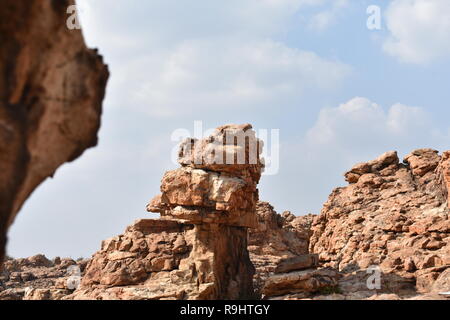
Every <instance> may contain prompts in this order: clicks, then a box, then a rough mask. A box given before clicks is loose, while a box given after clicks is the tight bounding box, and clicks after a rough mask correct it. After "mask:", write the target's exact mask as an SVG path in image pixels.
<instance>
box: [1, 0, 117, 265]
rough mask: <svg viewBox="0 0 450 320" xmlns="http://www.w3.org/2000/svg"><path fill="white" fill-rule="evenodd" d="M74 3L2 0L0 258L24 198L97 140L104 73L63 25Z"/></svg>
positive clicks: (78, 35)
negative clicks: (68, 10)
mask: <svg viewBox="0 0 450 320" xmlns="http://www.w3.org/2000/svg"><path fill="white" fill-rule="evenodd" d="M72 4H74V1H73V0H61V1H40V0H26V1H25V0H2V1H1V2H0V21H2V23H1V24H0V38H1V39H2V45H1V47H0V168H1V173H0V262H1V261H2V260H3V256H4V247H5V242H6V232H7V229H8V228H9V226H10V224H11V223H12V222H13V220H14V217H15V216H16V214H17V212H18V211H19V210H20V208H21V206H22V204H23V203H24V201H25V200H26V199H27V198H28V196H29V195H30V194H31V193H32V192H33V190H34V189H35V188H36V187H37V186H38V185H39V184H40V183H41V182H43V181H44V180H45V179H46V178H47V177H51V176H53V175H54V173H55V171H56V169H57V168H58V167H59V166H60V165H62V164H63V163H65V162H68V161H73V160H74V159H76V158H78V157H79V156H80V155H81V154H82V153H83V151H84V150H85V149H87V148H89V147H93V146H95V145H96V144H97V131H98V129H99V127H100V115H101V111H102V100H103V96H104V93H105V86H106V82H107V79H108V70H107V68H106V66H105V65H104V64H103V61H102V58H101V56H99V55H98V54H97V51H96V50H89V49H87V48H86V45H85V43H84V40H83V37H82V34H81V30H69V29H68V28H67V27H66V20H67V18H68V15H67V13H66V11H67V8H68V6H69V5H72Z"/></svg>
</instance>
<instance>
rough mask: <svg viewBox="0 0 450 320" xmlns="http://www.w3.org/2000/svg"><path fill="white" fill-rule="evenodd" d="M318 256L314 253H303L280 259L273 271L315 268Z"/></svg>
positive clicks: (283, 271)
mask: <svg viewBox="0 0 450 320" xmlns="http://www.w3.org/2000/svg"><path fill="white" fill-rule="evenodd" d="M318 263H319V256H318V255H316V254H304V255H301V256H296V257H293V258H287V259H282V260H281V261H280V262H279V263H278V265H277V267H276V268H275V271H274V272H275V273H285V272H290V271H295V270H303V269H310V268H315V267H317V266H318Z"/></svg>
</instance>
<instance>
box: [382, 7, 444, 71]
mask: <svg viewBox="0 0 450 320" xmlns="http://www.w3.org/2000/svg"><path fill="white" fill-rule="evenodd" d="M386 20H387V27H388V30H389V31H390V36H389V38H388V39H386V41H385V42H384V45H383V49H384V50H385V52H387V53H388V54H390V55H392V56H394V57H397V58H398V59H399V60H401V61H403V62H407V63H417V64H425V63H430V62H432V61H434V60H436V59H439V58H443V57H448V56H450V41H449V35H450V1H448V0H394V1H392V3H391V4H390V5H389V7H388V9H387V11H386Z"/></svg>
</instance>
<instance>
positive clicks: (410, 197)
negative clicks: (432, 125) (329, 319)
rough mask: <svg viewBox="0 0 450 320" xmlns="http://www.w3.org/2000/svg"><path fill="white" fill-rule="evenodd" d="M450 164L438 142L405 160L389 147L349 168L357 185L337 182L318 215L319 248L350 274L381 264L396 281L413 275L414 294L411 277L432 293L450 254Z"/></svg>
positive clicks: (313, 242)
mask: <svg viewBox="0 0 450 320" xmlns="http://www.w3.org/2000/svg"><path fill="white" fill-rule="evenodd" d="M449 167H450V157H449V152H445V153H444V154H443V155H442V156H440V155H439V154H438V152H437V151H435V150H431V149H420V150H416V151H413V152H412V153H411V154H409V155H408V156H406V157H405V163H404V164H401V163H399V161H398V157H397V154H396V153H395V152H389V153H386V154H384V155H383V156H381V157H379V158H378V159H376V160H374V161H370V162H367V163H363V164H358V165H356V166H355V167H353V168H352V169H351V170H350V171H349V173H348V174H346V177H347V180H351V181H350V185H349V186H347V187H343V188H337V189H335V190H334V191H333V193H332V194H331V195H330V197H329V199H328V201H327V202H326V203H325V205H324V207H323V209H322V212H321V214H320V215H319V216H317V217H316V218H315V220H314V222H313V226H312V231H313V234H312V236H311V239H310V251H311V253H316V254H319V257H320V261H321V263H322V264H323V265H324V266H328V267H335V268H338V269H339V270H340V271H341V272H343V273H344V274H345V273H349V272H353V271H355V270H364V269H366V268H369V267H370V266H373V265H375V266H379V267H380V271H381V272H382V273H383V277H385V278H386V277H391V276H392V277H393V276H396V277H398V279H399V280H398V281H397V280H392V283H399V284H400V283H402V281H403V280H401V279H405V281H404V283H405V286H404V288H407V290H405V291H408V294H412V293H411V288H410V285H409V284H408V282H410V280H411V281H413V282H414V281H415V282H417V284H416V286H417V288H416V289H417V290H419V292H429V291H430V290H432V289H431V288H432V287H433V284H434V282H435V281H436V279H437V278H438V277H439V276H440V274H441V273H442V272H443V271H444V270H445V266H446V265H447V264H448V261H449V260H450V258H449V248H450V237H449V232H448V230H449V222H450V219H449V214H450V210H449V205H448V203H449V202H448V181H450V180H449V178H448V176H449V175H448V171H449V169H448V168H449ZM408 279H410V280H408ZM444 282H445V281H444ZM449 289H450V288H449ZM358 290H362V288H359V289H358ZM394 290H399V288H396V289H394ZM447 290H448V289H447ZM344 291H345V288H344ZM394 293H398V292H396V291H394Z"/></svg>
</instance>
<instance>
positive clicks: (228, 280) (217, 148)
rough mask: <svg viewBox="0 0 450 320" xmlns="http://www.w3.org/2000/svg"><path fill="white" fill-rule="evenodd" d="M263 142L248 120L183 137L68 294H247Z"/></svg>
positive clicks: (148, 296)
mask: <svg viewBox="0 0 450 320" xmlns="http://www.w3.org/2000/svg"><path fill="white" fill-rule="evenodd" d="M261 148H262V143H261V141H259V140H258V139H257V138H256V135H255V132H254V131H253V130H252V127H251V125H227V126H223V127H220V128H217V129H216V130H215V131H214V133H213V134H212V135H211V136H209V137H207V138H205V139H202V140H195V139H187V140H186V141H184V142H183V143H182V144H181V148H180V156H179V162H180V164H181V168H179V169H177V170H173V171H169V172H167V173H166V174H165V175H164V177H163V179H162V184H161V192H162V193H161V194H160V195H158V196H156V197H155V198H154V199H153V200H152V201H151V202H150V204H149V205H148V206H147V210H148V211H151V212H158V213H160V214H161V219H142V220H138V221H136V222H135V223H134V224H133V225H132V226H130V227H128V228H127V229H126V231H125V233H124V234H122V235H119V236H117V237H114V238H111V239H108V240H105V241H103V243H102V248H101V250H100V251H99V252H97V253H96V254H95V255H94V256H93V258H92V259H91V261H90V262H89V265H88V266H87V268H86V273H85V275H84V277H83V280H82V282H81V286H80V287H79V288H78V289H77V290H76V291H75V292H74V293H73V294H72V295H71V296H70V297H67V298H68V299H246V298H247V299H248V298H252V297H254V289H253V284H252V279H253V275H254V273H255V268H254V267H253V264H252V263H251V261H250V258H249V252H248V250H247V236H248V232H247V230H248V228H251V227H255V226H256V225H257V214H256V203H257V201H258V190H257V188H256V186H257V183H258V181H259V179H260V177H261V172H262V169H263V163H262V160H261V159H260V153H261Z"/></svg>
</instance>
